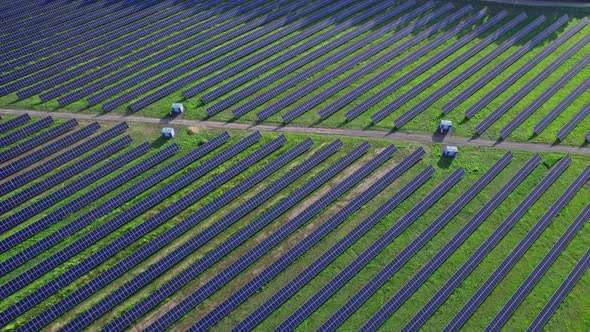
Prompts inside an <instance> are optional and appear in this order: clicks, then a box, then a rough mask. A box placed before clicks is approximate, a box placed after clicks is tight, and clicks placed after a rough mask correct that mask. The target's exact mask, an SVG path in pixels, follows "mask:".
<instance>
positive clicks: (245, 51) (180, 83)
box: [130, 2, 345, 111]
mask: <svg viewBox="0 0 590 332" xmlns="http://www.w3.org/2000/svg"><path fill="white" fill-rule="evenodd" d="M333 5H334V4H333ZM337 5H338V6H341V5H345V3H344V4H337ZM338 6H335V5H334V7H329V8H323V7H324V4H323V3H322V2H316V3H314V4H313V5H311V6H309V7H306V8H304V9H303V10H302V11H301V12H297V13H295V14H293V16H294V17H289V18H284V19H282V20H284V21H286V22H285V23H283V24H287V23H289V22H293V21H294V22H293V23H291V24H289V25H286V26H285V27H284V28H282V29H280V30H278V31H273V30H270V29H271V27H268V29H269V30H268V31H267V32H272V34H271V35H270V36H267V37H266V38H263V39H261V40H258V41H256V42H255V43H252V44H250V45H247V46H246V47H244V48H241V49H239V50H237V51H235V52H231V51H232V50H233V49H235V48H236V47H229V46H228V47H227V48H223V47H222V48H220V49H219V50H215V51H214V52H213V54H211V55H207V57H208V58H210V60H207V57H206V58H205V59H199V60H196V61H195V62H194V63H190V64H187V66H186V67H185V66H184V65H183V66H182V67H181V68H178V72H174V71H173V72H171V73H169V74H166V75H168V76H167V80H166V82H168V81H171V80H173V78H172V76H178V75H179V74H180V72H181V71H184V72H186V71H190V70H193V69H195V68H196V67H198V66H200V65H202V64H203V63H204V62H205V61H211V60H215V59H217V58H218V57H220V56H225V57H224V58H222V59H220V60H223V62H226V61H227V64H229V63H231V62H234V61H237V60H239V59H241V58H243V57H246V56H248V55H249V54H251V53H253V52H256V51H258V50H259V49H261V48H264V47H266V46H267V45H268V44H270V43H273V42H275V41H277V40H279V39H281V38H284V37H285V36H287V35H289V34H291V33H294V32H297V31H299V30H300V29H301V28H302V27H304V26H306V25H308V23H309V22H315V21H318V20H320V19H321V18H322V17H324V16H326V15H328V14H332V13H333V12H334V10H335V9H337V8H338ZM319 8H322V9H319ZM314 11H315V12H314ZM310 14H311V15H310ZM305 15H309V16H305ZM304 16H305V19H303V20H299V21H296V18H301V17H304ZM272 24H276V26H277V27H278V26H279V24H281V23H280V22H274V23H272ZM275 29H276V28H275ZM298 35H299V33H298ZM261 36H262V35H261ZM302 36H303V35H302ZM282 46H283V48H282V49H283V50H284V47H286V46H287V45H282ZM265 51H269V50H265ZM230 52H231V53H230ZM228 53H229V54H228ZM259 56H260V54H256V55H255V57H259ZM248 61H249V62H250V63H252V61H253V59H252V58H250V59H249V60H248ZM260 61H261V60H258V62H260ZM221 67H222V66H220V64H219V60H218V62H216V63H213V64H209V65H208V66H206V67H203V68H201V69H199V70H197V71H195V72H192V73H190V74H189V75H186V76H184V77H182V78H180V79H177V80H174V81H173V82H171V83H169V84H167V85H166V86H164V87H162V88H160V89H158V90H156V91H154V92H151V93H150V94H149V95H147V96H145V97H143V98H141V99H139V100H137V101H135V102H133V103H131V105H130V108H131V110H132V111H137V110H139V109H141V108H143V107H145V106H148V105H150V104H152V103H154V102H155V101H157V100H159V99H162V98H164V97H165V96H167V95H169V94H171V93H172V92H174V91H176V90H179V89H182V88H183V87H184V86H186V85H188V84H190V83H192V82H194V81H197V80H199V79H200V78H201V77H203V76H206V75H208V74H210V73H212V72H214V71H215V70H218V69H220V68H221ZM166 82H164V83H166Z"/></svg>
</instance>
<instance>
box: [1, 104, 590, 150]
mask: <svg viewBox="0 0 590 332" xmlns="http://www.w3.org/2000/svg"><path fill="white" fill-rule="evenodd" d="M22 113H28V114H29V115H30V116H32V117H46V116H52V117H55V118H61V119H85V120H96V121H115V122H122V121H126V122H130V123H131V122H135V123H148V124H157V125H162V126H165V125H179V126H191V127H201V128H210V129H228V130H229V129H239V130H260V131H267V132H286V133H299V134H309V133H313V134H320V135H342V136H357V137H369V138H385V139H394V140H402V141H403V140H405V141H412V142H416V143H420V144H447V145H456V146H481V147H491V148H498V149H505V150H521V151H530V152H558V153H577V154H585V155H590V147H587V146H570V145H560V144H537V143H518V142H510V141H492V140H486V139H481V138H469V137H461V136H452V135H450V136H443V135H428V134H412V133H403V132H388V131H379V130H355V129H335V128H334V129H333V128H308V127H296V126H276V125H268V124H248V123H236V122H218V121H200V120H186V119H172V120H171V119H157V118H147V117H141V116H133V115H123V114H90V113H63V112H41V111H30V110H26V111H25V110H10V109H0V115H2V114H9V115H16V114H22Z"/></svg>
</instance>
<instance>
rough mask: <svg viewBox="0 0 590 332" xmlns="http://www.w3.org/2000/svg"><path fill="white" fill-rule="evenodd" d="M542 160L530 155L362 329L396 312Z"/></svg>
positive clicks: (383, 320)
mask: <svg viewBox="0 0 590 332" xmlns="http://www.w3.org/2000/svg"><path fill="white" fill-rule="evenodd" d="M541 161H542V159H541V157H540V156H539V155H538V154H537V155H535V156H533V157H532V158H531V159H530V160H529V161H528V162H527V163H526V164H525V165H524V166H523V167H522V168H521V169H520V170H519V171H518V172H516V174H515V175H514V176H513V177H512V178H511V179H510V180H508V182H507V183H506V184H505V185H504V186H502V188H501V189H500V190H499V191H498V192H496V193H495V194H494V196H493V197H492V198H491V199H490V200H489V201H487V202H486V204H485V205H484V206H483V207H482V208H481V209H480V210H479V211H477V213H475V215H473V217H471V219H470V220H469V221H468V222H467V223H466V224H465V225H463V227H462V228H461V229H460V230H459V231H458V232H457V233H456V234H455V235H454V236H453V238H452V239H451V240H449V241H448V242H447V243H446V244H445V245H444V246H443V247H442V248H441V249H440V250H439V251H438V252H436V253H435V254H434V256H432V258H431V259H430V260H429V261H428V262H427V263H426V264H424V265H422V267H421V268H420V270H419V271H418V272H417V273H415V274H414V275H413V276H412V277H411V278H410V279H409V280H408V281H407V282H406V283H405V284H404V285H403V286H402V287H401V288H400V289H399V290H398V291H397V292H396V293H395V295H394V296H393V297H391V298H390V299H389V300H388V301H387V302H386V303H385V304H384V305H383V306H382V307H381V309H379V311H377V312H376V313H375V314H374V315H373V316H372V317H371V318H369V319H368V320H367V322H366V323H365V324H364V325H363V327H362V330H363V331H376V330H377V329H378V328H379V327H380V326H381V325H383V323H385V321H386V320H387V319H388V318H389V317H390V316H391V315H392V314H393V313H394V312H395V311H397V310H398V309H399V308H400V307H401V306H402V305H403V304H404V303H405V302H406V301H407V300H408V299H409V298H410V297H411V296H412V295H413V294H414V293H415V292H416V291H417V290H418V289H419V288H420V287H421V286H422V285H423V284H424V283H425V282H426V281H427V280H428V278H430V276H431V275H432V274H433V273H434V272H435V271H436V270H437V269H438V268H439V267H440V266H441V265H442V264H443V263H444V262H445V261H446V260H447V259H449V257H451V255H452V254H453V253H454V252H455V251H456V250H457V249H459V247H460V246H461V245H462V244H463V243H464V242H465V241H466V240H467V238H468V237H469V236H471V234H473V232H475V231H476V230H477V228H478V227H479V226H481V224H482V223H483V222H484V221H485V220H486V219H487V218H488V217H489V216H490V214H492V212H494V211H495V210H496V209H497V208H498V206H500V204H501V203H502V202H503V201H504V200H505V199H506V198H507V197H508V195H510V193H512V191H513V190H514V189H515V188H516V187H517V186H519V185H520V184H521V183H522V181H524V180H525V179H526V178H527V177H528V176H529V175H530V174H531V172H532V171H533V170H534V169H535V168H536V167H537V166H539V164H540V163H541Z"/></svg>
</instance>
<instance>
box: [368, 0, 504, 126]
mask: <svg viewBox="0 0 590 332" xmlns="http://www.w3.org/2000/svg"><path fill="white" fill-rule="evenodd" d="M479 14H480V15H481V16H482V17H483V14H484V12H482V11H480V12H479ZM506 16H508V13H507V12H506V11H501V12H500V13H498V14H497V15H495V16H494V17H492V18H490V19H489V20H487V21H486V22H485V23H482V24H480V25H478V26H477V27H476V28H474V29H473V30H471V31H470V32H469V33H467V34H466V35H464V36H462V37H461V38H459V39H458V40H457V41H455V42H454V43H453V44H451V45H449V46H448V47H446V48H445V49H443V50H442V51H440V52H438V53H436V54H435V55H434V56H432V57H430V58H428V60H426V61H424V62H423V63H421V64H420V65H419V66H417V67H416V68H414V69H412V70H411V71H410V72H408V73H407V74H405V75H404V76H402V77H401V78H400V79H398V80H396V81H395V82H393V83H392V84H390V85H388V86H387V87H385V88H384V89H382V90H380V91H379V92H377V93H375V94H373V95H372V96H371V98H369V99H367V100H365V101H363V108H365V109H368V108H369V107H371V106H373V105H375V104H377V103H378V102H379V101H381V100H382V99H383V98H385V97H387V96H388V95H390V94H392V93H393V92H394V91H396V90H397V89H399V88H400V87H402V86H403V85H405V84H406V83H408V82H410V81H411V80H413V79H415V78H416V77H418V76H419V75H421V74H422V73H424V72H425V71H426V70H428V69H430V68H432V67H433V66H434V65H436V64H438V63H440V62H441V61H442V60H444V59H445V58H447V57H448V56H450V55H451V54H453V53H454V52H456V51H457V50H459V49H460V48H461V47H463V46H465V44H467V43H468V42H470V41H471V40H473V39H475V38H476V37H477V36H479V35H480V34H482V33H483V32H485V31H486V30H488V29H490V28H491V27H493V26H494V25H496V24H497V23H498V22H500V21H502V20H503V19H504V18H505V17H506ZM393 106H396V105H387V106H385V107H384V108H382V109H381V110H379V111H378V112H377V113H375V114H373V115H371V121H372V122H373V123H377V122H379V121H381V120H383V119H384V118H385V117H386V116H387V115H389V114H391V113H393V112H394V111H395V109H394V108H393Z"/></svg>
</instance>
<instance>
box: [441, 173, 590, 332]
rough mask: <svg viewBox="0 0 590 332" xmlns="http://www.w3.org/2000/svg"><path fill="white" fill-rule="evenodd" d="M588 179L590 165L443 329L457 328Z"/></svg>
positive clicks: (451, 329)
mask: <svg viewBox="0 0 590 332" xmlns="http://www.w3.org/2000/svg"><path fill="white" fill-rule="evenodd" d="M589 179H590V166H588V167H586V169H585V170H584V171H583V172H582V173H581V174H580V175H578V176H577V177H576V179H575V180H574V182H573V183H572V184H571V185H570V186H569V187H568V188H567V189H566V190H565V192H564V193H563V194H561V195H560V196H559V198H558V199H557V201H556V202H555V203H554V204H553V205H552V206H551V207H550V208H549V210H548V211H547V212H546V213H545V214H544V215H543V217H541V219H540V220H539V221H538V222H537V223H536V224H535V225H534V226H533V227H532V228H531V229H530V231H529V232H528V233H527V234H526V235H525V237H524V238H523V239H522V240H521V241H520V242H519V243H518V244H517V245H516V247H514V249H512V252H510V254H509V255H508V256H507V257H506V258H505V259H504V260H503V261H502V263H500V266H498V268H496V270H495V271H494V272H493V273H492V274H491V275H490V277H489V278H488V279H487V280H486V281H485V282H484V283H483V284H482V285H481V286H480V287H479V289H478V290H477V292H476V293H475V294H474V295H473V296H472V297H471V298H470V299H469V301H468V302H467V303H466V304H465V305H464V306H463V307H462V308H461V310H459V312H458V313H457V314H456V315H455V317H453V319H452V320H451V321H450V322H449V324H448V325H447V326H446V327H445V331H456V330H458V329H459V328H460V327H461V326H463V324H465V322H466V321H467V319H469V317H471V315H472V314H473V313H474V312H475V310H476V309H477V308H478V307H479V306H480V305H481V303H483V301H484V300H485V299H486V298H487V297H488V295H489V294H490V293H491V292H492V290H494V288H496V286H497V285H498V284H499V283H500V281H502V279H503V278H504V277H505V276H506V274H508V272H510V270H511V269H512V267H513V266H514V264H516V263H517V262H518V260H519V259H520V257H522V255H524V253H525V252H526V251H527V250H528V249H529V248H530V246H532V245H533V242H535V240H536V239H537V238H539V236H540V235H541V233H543V231H544V230H545V229H546V228H547V226H549V223H551V221H552V220H553V219H554V218H555V216H557V214H558V213H559V212H560V211H561V210H562V209H563V208H564V207H565V205H566V204H567V203H568V202H569V201H570V200H571V199H572V197H573V196H574V195H575V194H576V192H577V191H578V190H579V189H580V188H581V187H582V186H583V185H584V184H585V183H586V182H588V180H589Z"/></svg>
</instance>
